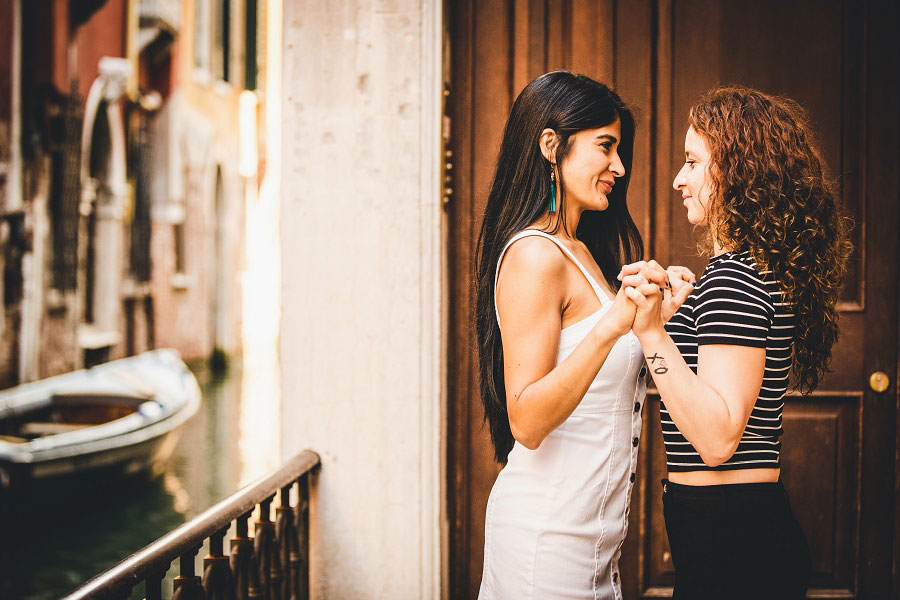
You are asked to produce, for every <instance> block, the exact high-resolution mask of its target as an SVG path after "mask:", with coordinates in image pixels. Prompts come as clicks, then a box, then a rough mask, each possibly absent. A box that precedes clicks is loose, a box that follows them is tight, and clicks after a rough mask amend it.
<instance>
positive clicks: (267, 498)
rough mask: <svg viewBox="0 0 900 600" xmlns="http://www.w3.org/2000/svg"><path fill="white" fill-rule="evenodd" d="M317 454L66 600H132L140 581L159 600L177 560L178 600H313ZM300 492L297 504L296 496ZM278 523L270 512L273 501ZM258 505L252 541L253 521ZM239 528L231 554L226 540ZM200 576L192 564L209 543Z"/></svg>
mask: <svg viewBox="0 0 900 600" xmlns="http://www.w3.org/2000/svg"><path fill="white" fill-rule="evenodd" d="M319 465H320V462H319V455H318V454H316V453H315V452H313V451H311V450H304V451H303V452H301V453H300V454H298V455H297V456H295V457H294V458H292V459H290V460H289V461H287V462H286V463H284V464H283V465H282V466H281V467H280V468H279V469H278V470H277V471H275V472H273V473H271V474H269V475H266V476H263V477H261V478H260V479H257V480H256V481H254V482H253V483H251V484H249V485H247V486H246V487H244V488H243V489H241V490H240V491H238V492H236V493H234V494H233V495H232V496H230V497H228V498H226V499H225V500H223V501H221V502H219V503H218V504H216V505H215V506H213V507H212V508H210V509H208V510H206V511H205V512H203V513H202V514H200V515H197V516H196V517H194V518H193V519H191V520H190V521H188V522H187V523H184V524H183V525H181V526H179V527H178V528H176V529H174V530H173V531H171V532H170V533H168V534H166V535H164V536H163V537H161V538H159V539H158V540H156V541H155V542H153V543H151V544H150V545H148V546H147V547H145V548H144V549H143V550H140V551H138V552H136V553H135V554H132V555H131V556H129V557H128V558H126V559H125V560H123V561H122V562H120V563H119V564H117V565H116V566H114V567H112V568H110V569H109V570H107V571H105V572H103V573H101V574H100V575H97V576H96V577H94V578H93V579H91V580H89V581H88V582H87V583H85V584H84V585H83V586H81V587H79V588H78V589H77V590H75V591H74V592H72V593H71V594H69V595H68V596H66V597H65V599H64V600H83V599H87V598H91V599H95V598H113V599H116V600H122V599H125V598H129V597H130V595H131V592H132V590H133V589H134V588H135V586H137V585H138V584H140V583H141V582H142V581H143V582H144V584H145V590H146V592H145V597H146V599H147V600H161V598H162V582H163V579H164V577H165V574H166V572H167V571H168V570H169V567H170V566H171V563H172V561H174V560H175V559H176V558H177V559H179V574H178V576H177V577H175V581H174V586H173V588H174V589H173V595H172V598H173V600H201V599H205V600H214V599H222V600H231V599H235V600H245V599H249V598H265V599H271V600H281V599H284V600H288V599H291V600H293V599H294V598H296V599H303V598H309V494H310V486H311V481H310V480H311V478H312V476H313V474H314V472H315V471H316V470H317V469H318V468H319ZM295 487H296V492H295V494H294V497H295V499H296V503H295V504H294V505H291V504H290V502H291V490H292V488H295ZM276 495H277V496H278V505H277V506H276V507H275V520H274V521H272V520H271V518H270V510H271V506H272V502H273V501H274V500H275V496H276ZM257 506H258V507H259V511H258V515H257V520H256V522H255V524H254V525H255V527H254V535H253V536H252V537H250V535H249V520H250V518H251V516H252V515H253V512H254V511H255V509H256V507H257ZM232 522H234V523H235V524H236V529H235V536H234V538H232V539H231V545H230V553H229V555H227V556H226V555H225V554H224V542H225V536H226V535H227V533H228V531H229V529H230V528H231V524H232ZM207 539H208V540H209V555H208V556H206V557H205V558H204V559H203V575H202V577H201V576H199V575H197V574H196V573H195V569H194V560H195V557H196V556H197V553H198V552H199V551H200V548H201V547H202V546H203V543H204V541H206V540H207Z"/></svg>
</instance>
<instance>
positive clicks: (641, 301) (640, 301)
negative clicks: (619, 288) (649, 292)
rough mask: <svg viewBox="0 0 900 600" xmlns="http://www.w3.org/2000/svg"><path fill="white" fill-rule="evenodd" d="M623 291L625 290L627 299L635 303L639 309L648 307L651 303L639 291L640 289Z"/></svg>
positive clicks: (628, 288)
mask: <svg viewBox="0 0 900 600" xmlns="http://www.w3.org/2000/svg"><path fill="white" fill-rule="evenodd" d="M623 289H624V290H625V297H626V298H628V299H629V300H631V301H632V302H634V303H635V304H636V305H637V307H638V308H642V307H644V306H647V305H648V304H649V303H650V301H649V300H647V298H645V297H644V295H643V294H642V293H640V292H639V291H638V288H634V287H626V288H623Z"/></svg>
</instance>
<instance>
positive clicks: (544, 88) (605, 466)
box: [476, 71, 647, 600]
mask: <svg viewBox="0 0 900 600" xmlns="http://www.w3.org/2000/svg"><path fill="white" fill-rule="evenodd" d="M634 127H635V126H634V118H633V116H632V114H631V112H630V110H629V109H628V107H627V106H626V105H625V104H624V103H623V102H622V101H621V100H620V99H619V97H618V96H617V95H616V94H615V93H614V92H613V91H612V90H610V89H609V88H608V87H606V86H605V85H603V84H601V83H598V82H596V81H593V80H591V79H589V78H587V77H585V76H581V75H573V74H571V73H568V72H563V71H556V72H552V73H547V74H545V75H542V76H541V77H538V78H537V79H536V80H534V81H532V82H531V83H529V84H528V85H527V86H526V87H525V89H524V90H523V91H522V93H521V94H520V95H519V97H518V98H517V99H516V101H515V103H514V105H513V108H512V111H511V113H510V115H509V119H508V121H507V123H506V128H505V131H504V135H503V141H502V144H501V146H500V153H499V157H498V160H497V167H496V173H495V175H494V180H493V183H492V185H491V189H490V195H489V196H488V201H487V207H486V209H485V214H484V220H483V223H482V227H481V234H480V235H479V239H478V251H477V255H476V285H477V297H478V299H477V315H476V320H477V322H476V329H477V336H478V346H479V366H480V376H481V395H482V400H483V403H484V411H485V419H486V421H487V423H488V425H489V426H490V432H491V439H492V441H493V444H494V450H495V454H496V458H497V460H498V461H499V462H500V463H505V467H504V468H503V470H502V471H501V472H500V475H499V477H498V478H497V481H496V482H495V483H494V487H493V489H492V491H491V496H490V499H489V501H488V507H487V516H486V524H485V547H484V574H483V577H482V582H481V591H480V594H479V597H480V598H482V599H483V600H487V599H501V598H508V599H516V600H525V599H528V598H591V599H597V598H609V599H614V598H621V591H620V588H619V573H618V566H617V559H618V556H619V551H620V548H621V544H622V541H623V540H624V538H625V530H626V527H627V507H628V503H629V500H630V497H631V487H632V482H633V481H634V477H633V473H634V469H635V466H636V458H637V445H638V439H639V435H640V430H641V414H640V413H641V410H640V409H641V405H642V403H643V399H644V393H645V385H644V377H643V375H644V373H642V372H641V371H642V369H641V367H642V365H643V360H642V358H641V349H640V346H639V345H638V343H637V339H636V338H635V337H634V335H632V334H630V333H629V330H630V329H631V325H632V321H633V319H634V312H635V307H634V305H633V304H632V303H630V302H629V301H628V300H627V299H626V298H625V296H624V295H623V293H622V292H621V291H619V292H618V293H617V292H616V289H617V288H618V287H619V285H618V281H617V280H616V275H617V273H618V272H619V270H620V268H621V265H622V264H623V263H626V262H632V261H634V260H637V259H638V258H639V257H640V256H641V239H640V235H639V233H638V231H637V228H636V227H635V225H634V222H633V221H632V219H631V217H630V216H629V214H628V208H627V206H626V204H625V194H626V190H627V188H628V177H629V174H630V173H629V171H630V169H631V157H632V150H633V144H634ZM646 281H647V279H645V277H644V276H643V275H641V274H636V275H633V276H630V278H626V280H625V283H629V284H631V285H640V284H642V283H644V282H646Z"/></svg>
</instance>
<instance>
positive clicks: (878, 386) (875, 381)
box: [869, 371, 891, 394]
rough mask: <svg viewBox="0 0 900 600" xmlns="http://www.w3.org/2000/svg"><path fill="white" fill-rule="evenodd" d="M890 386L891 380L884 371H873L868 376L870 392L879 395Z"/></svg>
mask: <svg viewBox="0 0 900 600" xmlns="http://www.w3.org/2000/svg"><path fill="white" fill-rule="evenodd" d="M890 385H891V378H890V377H888V376H887V373H885V372H884V371H875V372H874V373H872V374H871V375H869V387H871V388H872V391H874V392H878V393H879V394H880V393H881V392H883V391H885V390H886V389H888V387H890Z"/></svg>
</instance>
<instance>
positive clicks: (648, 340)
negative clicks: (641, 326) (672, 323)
mask: <svg viewBox="0 0 900 600" xmlns="http://www.w3.org/2000/svg"><path fill="white" fill-rule="evenodd" d="M635 335H636V336H637V339H638V341H639V342H640V343H641V346H652V345H654V344H658V343H660V342H662V341H663V340H664V339H665V338H666V337H668V335H669V334H668V333H666V330H665V328H664V327H663V326H662V325H659V326H658V327H651V328H650V329H645V330H644V331H641V332H640V333H638V332H635Z"/></svg>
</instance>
